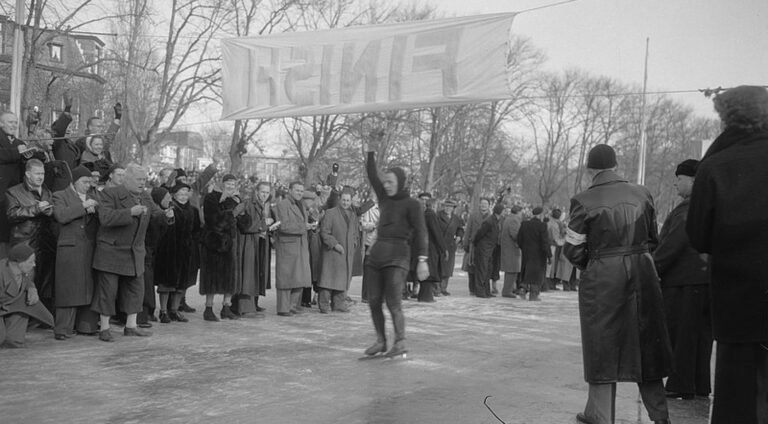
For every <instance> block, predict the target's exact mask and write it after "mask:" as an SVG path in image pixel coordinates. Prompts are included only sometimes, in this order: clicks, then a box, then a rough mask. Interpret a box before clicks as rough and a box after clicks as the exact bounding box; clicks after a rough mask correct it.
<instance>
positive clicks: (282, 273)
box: [275, 181, 317, 316]
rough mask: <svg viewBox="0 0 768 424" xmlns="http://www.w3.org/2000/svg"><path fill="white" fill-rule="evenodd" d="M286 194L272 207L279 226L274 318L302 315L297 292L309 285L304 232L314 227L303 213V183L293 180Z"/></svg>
mask: <svg viewBox="0 0 768 424" xmlns="http://www.w3.org/2000/svg"><path fill="white" fill-rule="evenodd" d="M288 190H289V194H288V197H286V198H285V199H283V200H280V201H279V202H277V204H276V205H275V216H276V218H277V221H278V222H280V226H279V227H278V229H277V234H276V238H275V255H276V256H277V262H276V265H275V288H276V289H277V315H279V316H292V315H295V314H297V313H301V312H302V307H301V304H300V302H301V292H302V290H303V289H304V288H305V287H311V286H312V271H311V269H310V262H309V240H308V239H307V230H312V229H314V228H315V227H317V224H316V223H315V224H310V223H309V222H308V216H307V215H308V214H307V210H306V208H305V207H304V203H302V201H301V198H302V197H303V195H304V184H302V183H300V182H298V181H294V182H292V183H291V184H290V185H289V187H288Z"/></svg>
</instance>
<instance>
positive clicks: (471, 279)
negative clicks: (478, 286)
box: [467, 272, 475, 294]
mask: <svg viewBox="0 0 768 424" xmlns="http://www.w3.org/2000/svg"><path fill="white" fill-rule="evenodd" d="M467 278H468V280H467V283H468V285H469V294H475V273H474V272H467Z"/></svg>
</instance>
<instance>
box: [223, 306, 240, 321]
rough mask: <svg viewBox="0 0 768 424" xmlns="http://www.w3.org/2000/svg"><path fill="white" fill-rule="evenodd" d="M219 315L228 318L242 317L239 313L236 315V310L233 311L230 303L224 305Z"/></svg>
mask: <svg viewBox="0 0 768 424" xmlns="http://www.w3.org/2000/svg"><path fill="white" fill-rule="evenodd" d="M219 315H221V317H222V318H226V319H240V316H239V315H236V314H235V313H234V312H232V309H230V307H229V305H224V306H222V307H221V313H219Z"/></svg>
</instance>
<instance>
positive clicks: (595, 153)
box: [587, 144, 616, 169]
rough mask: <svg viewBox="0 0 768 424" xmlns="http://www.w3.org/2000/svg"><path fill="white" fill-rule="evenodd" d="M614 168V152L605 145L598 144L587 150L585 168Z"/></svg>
mask: <svg viewBox="0 0 768 424" xmlns="http://www.w3.org/2000/svg"><path fill="white" fill-rule="evenodd" d="M615 166H616V151H615V150H613V147H611V146H609V145H607V144H598V145H597V146H595V147H593V148H592V149H590V150H589V154H588V155H587V168H590V169H609V168H613V167H615Z"/></svg>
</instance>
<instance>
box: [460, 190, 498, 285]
mask: <svg viewBox="0 0 768 424" xmlns="http://www.w3.org/2000/svg"><path fill="white" fill-rule="evenodd" d="M478 205H479V209H478V210H477V211H475V212H474V213H472V214H470V215H469V218H467V227H466V231H465V232H464V241H463V243H462V244H463V247H464V260H463V262H462V264H461V269H462V270H464V271H466V272H467V278H468V281H469V283H468V284H469V294H471V295H475V294H476V293H475V286H476V284H475V275H476V274H477V270H476V264H475V263H474V262H475V252H474V244H473V243H472V241H473V240H474V239H475V233H476V232H477V230H479V229H480V225H482V224H483V221H485V220H486V218H488V217H489V216H490V214H491V201H490V200H488V199H485V198H482V199H480V201H479V203H478ZM489 278H490V277H489Z"/></svg>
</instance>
